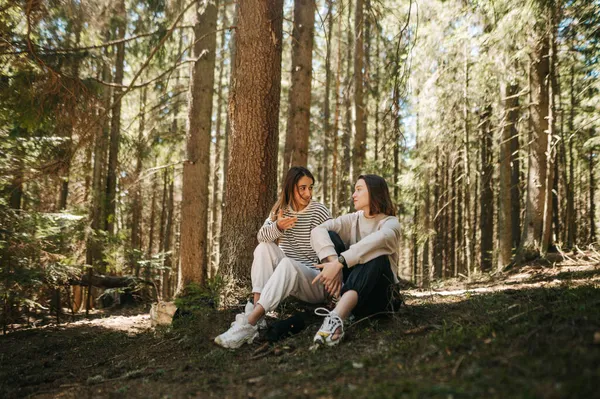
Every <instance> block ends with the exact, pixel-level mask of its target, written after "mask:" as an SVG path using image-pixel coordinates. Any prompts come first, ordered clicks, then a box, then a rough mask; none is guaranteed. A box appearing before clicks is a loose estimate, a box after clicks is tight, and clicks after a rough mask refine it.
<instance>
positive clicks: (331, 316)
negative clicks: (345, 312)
mask: <svg viewBox="0 0 600 399" xmlns="http://www.w3.org/2000/svg"><path fill="white" fill-rule="evenodd" d="M315 314H316V315H317V316H325V320H323V324H321V328H320V329H319V331H318V332H317V333H316V334H315V338H314V339H313V342H314V343H316V344H325V345H327V346H334V345H337V344H339V343H340V341H341V340H342V338H343V337H344V322H343V321H342V319H341V318H340V316H338V314H337V313H335V312H334V311H331V312H330V311H329V310H327V309H325V308H316V309H315ZM338 328H340V329H341V330H340V333H339V334H338V336H337V338H336V339H335V340H334V339H333V336H334V334H335V331H336V330H337V329H338Z"/></svg>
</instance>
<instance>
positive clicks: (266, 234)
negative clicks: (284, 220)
mask: <svg viewBox="0 0 600 399" xmlns="http://www.w3.org/2000/svg"><path fill="white" fill-rule="evenodd" d="M282 236H283V231H281V230H279V228H278V227H277V219H275V220H271V217H268V218H267V220H265V223H264V224H263V225H262V227H261V228H260V229H259V230H258V234H257V235H256V238H258V242H274V241H275V240H277V239H278V238H281V237H282Z"/></svg>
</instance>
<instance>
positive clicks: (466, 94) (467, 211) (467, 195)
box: [463, 44, 474, 277]
mask: <svg viewBox="0 0 600 399" xmlns="http://www.w3.org/2000/svg"><path fill="white" fill-rule="evenodd" d="M464 57H465V60H464V73H465V81H464V86H463V133H464V157H463V160H464V162H465V170H464V173H465V184H464V190H465V195H464V198H465V212H464V215H465V234H464V248H465V251H466V260H467V262H466V268H467V270H466V271H467V276H469V277H470V276H471V270H472V268H473V261H472V259H473V255H474V254H473V250H472V243H471V232H472V228H471V227H472V226H471V223H472V219H471V164H470V159H469V152H470V151H469V144H470V143H469V140H470V139H469V55H468V49H467V46H466V44H465V51H464Z"/></svg>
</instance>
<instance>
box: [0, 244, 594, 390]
mask: <svg viewBox="0 0 600 399" xmlns="http://www.w3.org/2000/svg"><path fill="white" fill-rule="evenodd" d="M405 302H406V306H404V307H403V308H402V309H401V310H400V311H399V312H397V313H396V314H394V315H393V316H387V317H385V318H379V319H366V320H362V321H359V322H357V323H355V324H353V325H351V326H349V327H347V329H346V337H345V339H344V342H343V343H342V344H341V345H340V346H339V347H337V348H319V349H318V350H311V349H310V347H311V344H312V338H313V335H314V333H315V332H316V330H317V329H318V327H319V325H320V322H321V319H320V318H318V317H316V316H314V317H311V318H310V319H309V325H308V327H307V328H306V329H305V330H304V331H302V332H301V333H299V334H298V335H295V336H293V337H289V338H287V339H285V340H283V341H280V342H278V343H277V344H276V345H274V346H267V345H265V344H264V341H262V342H260V341H259V342H255V343H254V344H252V345H246V346H244V347H242V348H241V349H239V350H236V351H233V350H226V349H222V348H220V347H217V346H216V345H215V344H214V343H213V341H212V340H213V338H214V337H215V336H216V335H218V334H219V333H221V332H223V331H225V330H226V329H227V328H228V326H229V323H230V322H231V321H232V320H233V318H234V315H235V313H237V312H239V309H230V310H224V311H216V310H213V309H209V308H203V307H198V309H197V310H195V311H194V312H193V313H192V315H191V316H187V317H183V318H180V319H177V320H175V323H174V325H173V326H171V327H168V328H166V327H163V328H157V329H152V328H150V321H149V316H148V314H147V312H145V311H144V310H145V309H141V308H133V309H131V308H130V309H123V310H120V311H112V312H98V313H97V314H96V315H95V317H96V318H92V319H90V320H79V321H76V322H71V323H66V324H61V325H59V326H56V325H48V326H44V327H38V328H31V329H25V330H20V331H14V332H10V333H8V334H7V335H4V336H0V397H2V398H13V397H32V398H55V397H60V398H80V397H94V398H96V397H98V398H119V397H123V398H125V397H127V398H130V397H131V398H187V397H218V398H221V397H231V398H252V397H257V398H289V397H317V398H333V397H347V396H352V397H355V398H377V397H382V398H384V397H394V398H404V397H406V398H421V397H425V398H429V397H439V398H463V397H464V398H481V397H486V398H488V397H497V398H508V397H511V398H512V397H523V398H532V397H540V398H566V397H581V398H594V397H596V398H598V397H600V262H599V261H598V259H594V257H593V255H592V256H591V257H590V256H587V254H584V253H580V254H579V255H577V256H572V257H571V258H568V259H563V258H561V257H555V259H554V260H551V261H550V262H547V263H539V262H538V263H536V264H531V265H528V266H525V267H523V268H520V269H519V270H514V271H511V272H509V273H505V274H503V275H496V276H491V277H490V276H480V277H479V278H477V279H472V281H471V282H470V283H467V282H466V281H465V280H452V281H447V282H445V283H444V284H438V285H434V286H433V287H432V288H431V289H429V290H408V291H405ZM297 306H298V303H297V302H294V301H288V302H285V303H284V305H283V308H282V309H281V312H280V313H281V315H282V316H285V315H287V314H290V313H291V312H292V311H293V310H294V308H295V307H297ZM271 322H272V321H271Z"/></svg>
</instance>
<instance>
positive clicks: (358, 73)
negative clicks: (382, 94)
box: [352, 0, 367, 181]
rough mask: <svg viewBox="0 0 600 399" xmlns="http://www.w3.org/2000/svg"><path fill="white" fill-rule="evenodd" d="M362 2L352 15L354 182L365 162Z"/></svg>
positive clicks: (365, 127)
mask: <svg viewBox="0 0 600 399" xmlns="http://www.w3.org/2000/svg"><path fill="white" fill-rule="evenodd" d="M363 28H364V27H363V0H356V8H355V14H354V75H353V76H354V115H355V116H354V117H355V119H354V146H353V151H352V174H353V178H352V180H353V181H356V179H357V178H358V176H359V175H360V174H361V173H362V169H363V165H364V162H365V152H366V151H365V149H366V145H365V144H366V140H367V125H366V118H365V104H364V98H363V90H364V73H363V65H364V56H365V48H364V36H363Z"/></svg>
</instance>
